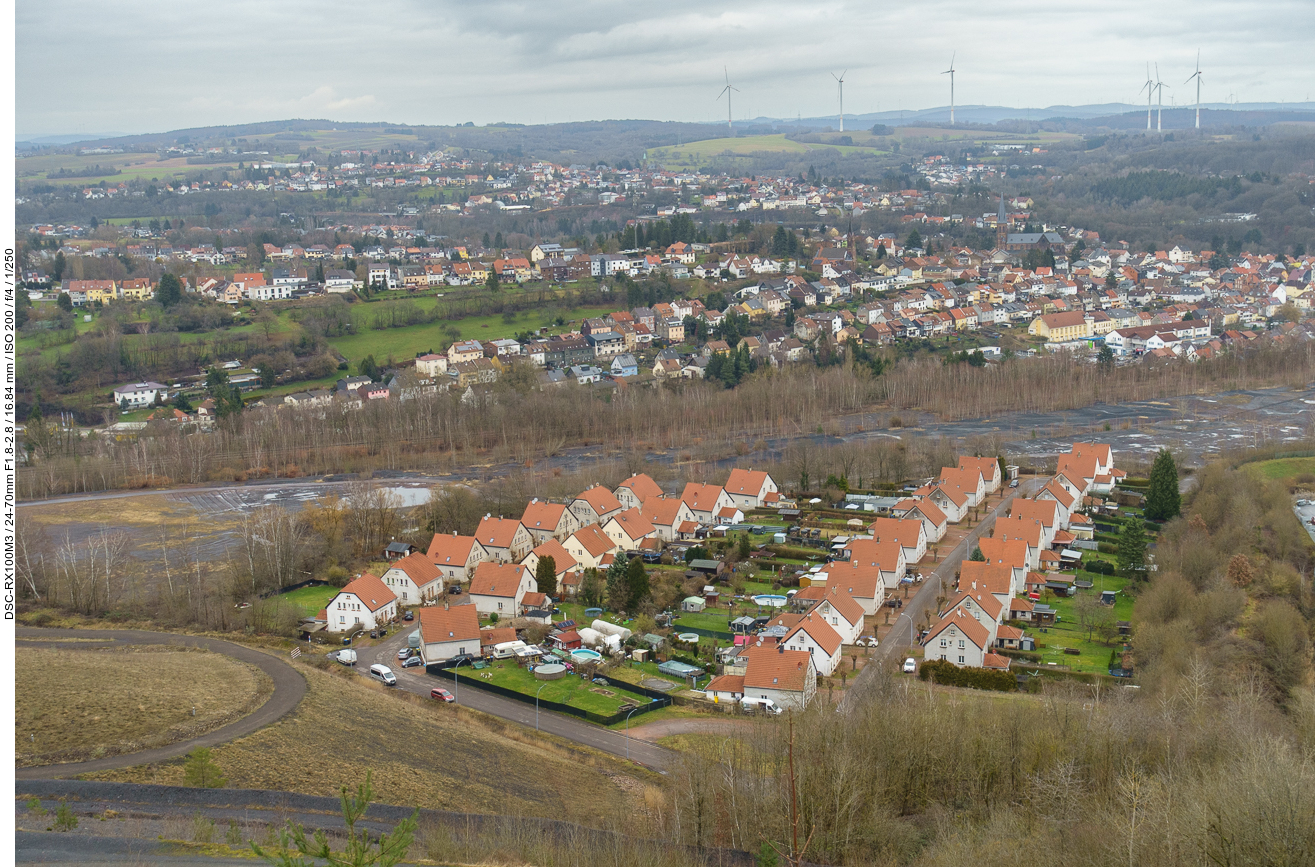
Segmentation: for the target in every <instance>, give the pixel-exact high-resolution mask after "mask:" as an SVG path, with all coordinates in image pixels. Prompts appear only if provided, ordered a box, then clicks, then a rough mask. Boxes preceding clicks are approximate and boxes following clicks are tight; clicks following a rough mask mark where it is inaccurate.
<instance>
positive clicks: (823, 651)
mask: <svg viewBox="0 0 1315 867" xmlns="http://www.w3.org/2000/svg"><path fill="white" fill-rule="evenodd" d="M781 643H782V644H783V645H785V649H786V650H806V651H808V652H809V653H810V654H811V655H812V657H813V667H814V668H816V669H817V673H818V674H819V675H821V676H822V677H829V676H830V675H832V674H834V673H835V670H836V668H837V666H839V665H840V647H841V640H840V634H839V633H838V632H836V631H835V630H834V629H832V628H831V625H830V624H828V623H827V622H826V621H825V620H823V619H822V618H821V617H820V616H818V615H816V614H813V613H812V612H810V613H808V614H805V615H803V617H802V618H800V620H799V623H798V624H796V625H795V627H794V629H792V630H790V632H789V633H787V634H786V636H785V638H783V639H782V640H781Z"/></svg>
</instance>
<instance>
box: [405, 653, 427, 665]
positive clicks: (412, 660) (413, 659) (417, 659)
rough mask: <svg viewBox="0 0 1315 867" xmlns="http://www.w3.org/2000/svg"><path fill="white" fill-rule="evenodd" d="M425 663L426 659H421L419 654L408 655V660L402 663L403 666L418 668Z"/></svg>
mask: <svg viewBox="0 0 1315 867" xmlns="http://www.w3.org/2000/svg"><path fill="white" fill-rule="evenodd" d="M424 664H425V661H424V660H423V659H421V658H420V657H419V656H411V657H408V658H407V660H406V661H405V662H403V663H402V668H417V667H419V666H421V665H424Z"/></svg>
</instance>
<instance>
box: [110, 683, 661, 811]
mask: <svg viewBox="0 0 1315 867" xmlns="http://www.w3.org/2000/svg"><path fill="white" fill-rule="evenodd" d="M298 668H299V669H300V670H301V671H302V672H303V673H304V674H305V676H306V680H307V686H308V692H307V695H306V698H305V699H303V700H302V703H301V705H300V706H299V707H298V708H297V710H296V711H294V712H293V713H292V714H290V715H288V716H287V717H285V718H284V719H283V720H281V721H279V722H277V723H275V724H274V725H272V726H269V727H267V728H265V729H262V730H261V731H259V732H256V733H255V734H253V735H249V736H247V737H245V738H241V739H239V740H237V741H234V742H233V743H230V744H227V745H225V746H222V747H216V748H215V749H214V752H213V757H214V760H215V762H216V763H217V764H218V765H219V767H220V768H221V770H222V771H223V773H224V774H225V776H226V777H227V780H228V785H229V786H230V787H234V788H250V789H276V790H283V791H295V792H304V793H307V794H312V795H327V796H333V797H336V796H337V795H338V792H339V787H341V786H343V785H348V786H351V787H353V788H355V786H356V784H357V783H359V782H362V781H364V780H365V775H366V772H367V771H369V772H372V774H373V785H374V791H375V800H376V801H379V802H380V803H386V804H404V805H408V806H417V807H428V808H434V809H439V810H457V811H466V812H479V813H502V814H510V815H517V814H519V815H536V816H552V817H558V818H563V819H568V820H571V821H578V822H585V823H590V824H594V823H598V822H613V821H618V820H626V819H627V817H628V819H629V821H630V822H631V824H633V818H634V815H635V813H636V811H637V810H641V809H643V805H644V801H645V798H646V797H647V799H649V801H650V803H651V802H652V800H653V799H654V798H657V799H661V798H662V797H663V796H662V793H661V790H660V788H659V786H660V783H659V782H658V780H657V778H656V777H655V776H653V775H651V774H649V773H648V772H646V771H638V770H635V769H632V768H630V767H627V766H625V765H623V764H622V763H621V762H619V761H616V760H613V759H612V758H610V757H608V756H605V755H603V754H601V753H596V752H594V751H592V750H588V749H585V748H581V747H577V746H575V745H571V744H568V743H566V742H554V741H552V740H551V739H548V738H543V737H540V736H537V735H535V734H534V733H532V732H531V733H528V734H523V733H522V732H521V731H520V729H518V728H517V727H514V726H509V725H504V724H502V723H501V722H500V721H498V720H496V719H493V718H491V717H486V716H484V715H482V714H478V713H474V712H470V711H466V710H464V709H461V708H455V707H452V706H450V705H443V704H439V703H437V702H431V701H428V700H426V699H421V698H419V697H417V696H412V695H410V694H406V693H393V694H386V692H385V690H386V688H385V687H383V686H382V685H378V684H375V683H373V682H370V681H366V680H365V679H364V678H360V677H359V676H357V675H354V674H351V673H349V672H347V671H338V670H332V669H331V670H329V671H327V672H326V671H319V670H317V669H315V668H313V667H311V666H309V665H298ZM90 778H91V779H102V780H124V781H131V782H140V783H160V784H165V785H178V784H181V782H182V778H183V771H182V761H181V760H178V761H175V762H170V763H166V764H162V765H153V766H144V767H137V768H127V769H123V770H118V771H107V772H104V773H100V774H94V775H90Z"/></svg>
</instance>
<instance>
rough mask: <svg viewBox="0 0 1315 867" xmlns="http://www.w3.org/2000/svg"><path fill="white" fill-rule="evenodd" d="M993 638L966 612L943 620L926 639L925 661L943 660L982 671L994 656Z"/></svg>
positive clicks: (952, 612)
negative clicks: (984, 664)
mask: <svg viewBox="0 0 1315 867" xmlns="http://www.w3.org/2000/svg"><path fill="white" fill-rule="evenodd" d="M992 642H993V636H992V633H991V630H989V629H987V628H986V627H985V626H983V625H982V624H981V623H979V622H978V621H977V619H976V618H975V617H973V615H972V614H970V613H969V612H968V611H965V610H964V609H963V608H955V609H954V610H953V611H951V612H949V613H948V614H946V615H945V616H944V617H942V618H941V619H940V620H939V621H938V622H937V623H936V625H934V626H933V627H932V628H931V630H930V631H929V632H928V633H927V637H926V638H924V639H923V642H922V645H923V648H924V651H923V658H924V659H927V660H932V659H944V660H948V661H950V662H952V663H954V664H955V665H959V666H966V667H971V668H981V667H982V665H983V663H984V662H985V661H986V656H987V654H989V653H990V652H991V644H992Z"/></svg>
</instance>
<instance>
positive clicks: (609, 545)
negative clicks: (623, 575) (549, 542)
mask: <svg viewBox="0 0 1315 867" xmlns="http://www.w3.org/2000/svg"><path fill="white" fill-rule="evenodd" d="M562 546H563V547H564V548H566V552H567V553H568V554H570V555H571V556H572V557H574V558H575V562H576V563H578V564H579V566H580V568H581V569H598V568H602V567H604V566H606V565H607V564H608V563H610V562H611V555H612V554H614V553H615V552H617V551H619V550H620V546H618V545H617V544H616V540H614V539H613V538H612V537H611V536H608V535H607V534H606V533H604V532H603V528H602V527H600V526H598V524H587V525H585V526H583V527H581V528H580V529H578V530H576V531H575V532H574V533H572V534H571V535H569V536H567V537H566V541H565V542H563V543H562Z"/></svg>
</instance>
